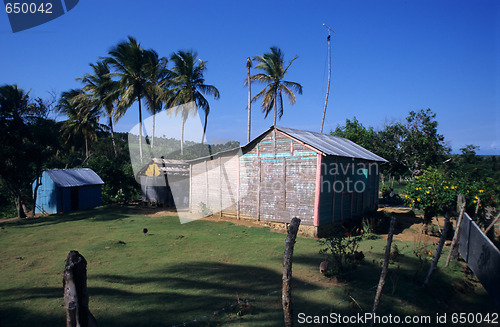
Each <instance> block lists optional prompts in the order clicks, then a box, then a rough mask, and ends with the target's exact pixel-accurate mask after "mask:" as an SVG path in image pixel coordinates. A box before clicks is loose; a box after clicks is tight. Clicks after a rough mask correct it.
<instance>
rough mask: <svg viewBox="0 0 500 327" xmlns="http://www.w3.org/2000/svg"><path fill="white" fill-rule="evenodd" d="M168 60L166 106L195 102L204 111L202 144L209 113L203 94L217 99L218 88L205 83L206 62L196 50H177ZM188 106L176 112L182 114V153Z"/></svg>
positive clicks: (208, 106)
mask: <svg viewBox="0 0 500 327" xmlns="http://www.w3.org/2000/svg"><path fill="white" fill-rule="evenodd" d="M170 60H171V61H172V62H173V64H174V66H173V67H172V69H171V72H170V74H171V76H170V82H169V83H170V85H171V87H172V89H171V96H170V97H169V100H168V103H167V107H168V108H172V107H174V106H180V105H183V104H187V103H189V102H195V103H196V106H197V108H201V109H202V110H203V111H204V112H205V122H204V124H203V137H202V140H201V143H202V144H203V141H204V138H205V134H206V131H207V119H208V114H209V113H210V104H209V103H208V101H207V99H205V97H204V94H206V95H210V96H213V97H214V99H219V98H220V94H219V90H218V89H217V88H216V87H215V86H213V85H209V84H205V78H204V77H203V75H204V74H205V72H206V70H207V66H206V64H207V62H206V61H202V60H201V59H198V58H197V54H196V52H193V51H178V52H175V53H174V54H172V56H171V57H170ZM188 108H190V107H189V106H182V107H181V108H178V109H177V112H176V114H181V115H182V128H181V134H182V135H181V154H183V150H184V149H183V142H184V123H185V121H186V119H187V117H188V116H189V114H190V112H189V110H188Z"/></svg>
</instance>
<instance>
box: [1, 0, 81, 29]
mask: <svg viewBox="0 0 500 327" xmlns="http://www.w3.org/2000/svg"><path fill="white" fill-rule="evenodd" d="M78 1H79V0H63V1H62V0H42V1H40V0H27V1H22V0H14V1H12V0H4V1H3V2H4V4H5V12H6V13H7V16H8V17H9V22H10V27H11V28H12V32H14V33H16V32H20V31H24V30H27V29H29V28H32V27H35V26H38V25H42V24H45V23H47V22H49V21H51V20H53V19H56V18H57V17H59V16H62V15H64V14H65V13H67V12H68V11H70V10H71V9H73V8H74V7H75V6H76V5H77V4H78Z"/></svg>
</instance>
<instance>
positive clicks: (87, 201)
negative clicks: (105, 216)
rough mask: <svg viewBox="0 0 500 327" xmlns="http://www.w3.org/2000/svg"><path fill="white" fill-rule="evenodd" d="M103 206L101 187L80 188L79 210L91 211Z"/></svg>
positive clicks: (88, 186) (87, 186)
mask: <svg viewBox="0 0 500 327" xmlns="http://www.w3.org/2000/svg"><path fill="white" fill-rule="evenodd" d="M100 205H102V193H101V185H86V186H80V187H79V188H78V209H90V208H94V207H98V206H100Z"/></svg>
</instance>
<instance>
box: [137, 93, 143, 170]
mask: <svg viewBox="0 0 500 327" xmlns="http://www.w3.org/2000/svg"><path fill="white" fill-rule="evenodd" d="M137 101H139V156H140V158H141V163H142V108H141V96H140V95H138V96H137Z"/></svg>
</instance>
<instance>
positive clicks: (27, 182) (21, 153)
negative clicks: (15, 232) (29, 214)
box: [0, 85, 60, 218]
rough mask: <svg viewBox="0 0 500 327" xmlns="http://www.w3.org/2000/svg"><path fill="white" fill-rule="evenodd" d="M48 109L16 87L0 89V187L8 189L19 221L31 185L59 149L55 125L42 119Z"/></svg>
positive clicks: (29, 195) (7, 86) (5, 86)
mask: <svg viewBox="0 0 500 327" xmlns="http://www.w3.org/2000/svg"><path fill="white" fill-rule="evenodd" d="M48 110H49V108H48V107H47V106H46V105H44V103H43V101H42V100H40V99H36V100H35V101H32V100H31V99H30V97H29V92H25V91H24V90H22V89H20V88H18V86H17V85H4V86H1V87H0V134H1V135H2V142H1V143H0V156H1V157H2V160H0V185H2V186H4V187H5V188H7V189H8V191H9V194H10V195H11V197H12V198H13V200H14V201H13V202H14V204H15V207H16V211H17V216H18V217H20V218H24V217H25V216H26V212H25V208H27V204H28V203H27V200H26V197H29V198H30V197H31V182H32V181H33V180H34V179H35V177H36V176H37V175H38V174H39V173H40V171H41V169H42V168H43V167H44V163H45V162H46V161H47V160H48V158H51V157H52V156H54V155H55V154H56V153H57V152H58V151H59V150H60V148H59V146H58V136H57V133H58V128H57V123H56V122H54V121H52V120H47V119H45V118H44V117H46V116H47V112H48Z"/></svg>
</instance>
